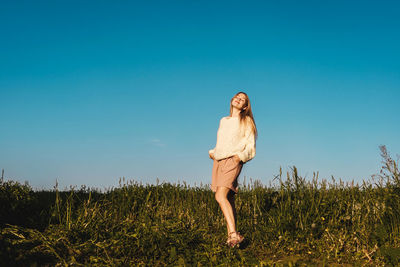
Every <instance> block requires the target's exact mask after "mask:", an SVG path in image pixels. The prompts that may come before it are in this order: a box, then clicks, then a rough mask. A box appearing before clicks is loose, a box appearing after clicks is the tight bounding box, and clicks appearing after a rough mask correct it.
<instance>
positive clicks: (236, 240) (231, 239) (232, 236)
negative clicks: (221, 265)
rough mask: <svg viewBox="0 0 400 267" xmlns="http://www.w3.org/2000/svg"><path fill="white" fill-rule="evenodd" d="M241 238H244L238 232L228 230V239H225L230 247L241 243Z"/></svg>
mask: <svg viewBox="0 0 400 267" xmlns="http://www.w3.org/2000/svg"><path fill="white" fill-rule="evenodd" d="M243 240H244V237H243V236H242V235H240V233H239V232H230V233H229V234H228V240H227V241H226V243H227V245H228V246H230V247H231V248H234V247H236V246H240V243H242V242H243Z"/></svg>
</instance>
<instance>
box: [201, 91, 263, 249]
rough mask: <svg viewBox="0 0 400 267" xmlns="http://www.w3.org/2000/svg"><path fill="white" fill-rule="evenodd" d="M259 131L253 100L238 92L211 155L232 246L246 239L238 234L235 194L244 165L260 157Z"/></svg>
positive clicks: (214, 181)
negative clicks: (257, 156) (257, 141)
mask: <svg viewBox="0 0 400 267" xmlns="http://www.w3.org/2000/svg"><path fill="white" fill-rule="evenodd" d="M256 139H257V128H256V124H255V122H254V118H253V113H252V111H251V105H250V100H249V97H248V96H247V94H246V93H244V92H239V93H237V94H236V95H235V96H234V97H233V98H232V99H231V103H230V116H227V117H223V118H222V119H221V120H220V124H219V128H218V132H217V143H216V146H215V148H213V149H211V150H210V151H209V152H208V153H209V155H210V158H211V159H212V160H213V161H214V163H213V169H212V179H211V180H212V181H211V186H210V188H211V190H212V191H213V192H215V199H216V201H217V202H218V204H219V206H220V208H221V210H222V213H223V214H224V216H225V220H226V226H227V229H228V240H227V241H226V242H227V244H228V246H230V247H235V246H239V245H240V243H241V242H242V241H243V240H244V237H243V236H242V235H240V232H237V231H236V208H235V194H236V193H237V192H238V181H237V180H238V176H239V174H240V172H241V170H242V167H243V164H244V163H246V162H247V161H249V160H251V159H253V158H254V156H255V155H256Z"/></svg>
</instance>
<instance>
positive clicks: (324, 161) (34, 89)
mask: <svg viewBox="0 0 400 267" xmlns="http://www.w3.org/2000/svg"><path fill="white" fill-rule="evenodd" d="M399 13H400V5H399V3H398V2H396V1H322V2H321V1H307V2H301V3H300V2H298V1H286V2H282V1H199V2H193V1H191V2H188V1H167V2H166V1H120V2H118V3H117V2H115V1H114V2H109V1H85V3H83V2H82V1H35V2H34V3H33V2H30V1H20V2H18V3H17V2H16V1H2V8H1V9H0V25H2V26H1V27H0V33H1V36H2V37H1V42H0V103H1V104H0V169H4V170H5V177H6V178H7V179H13V180H18V181H21V182H23V181H28V182H29V184H31V185H32V186H34V187H36V188H52V187H53V186H54V185H55V181H56V179H57V180H58V182H59V185H60V187H61V188H62V187H68V186H69V185H77V186H80V185H82V184H85V185H88V186H91V187H97V188H105V187H110V186H116V185H118V181H119V178H120V177H125V178H126V179H133V180H136V181H142V182H143V183H154V182H155V181H156V179H157V178H159V180H160V181H167V182H177V181H186V182H187V183H189V184H194V183H196V184H200V183H202V184H208V183H210V182H211V168H212V161H211V160H210V159H209V158H208V150H209V149H211V148H213V147H214V146H215V142H216V133H217V128H218V124H219V120H220V118H221V117H223V116H227V115H229V101H230V99H231V97H232V96H233V95H234V94H235V93H236V92H238V91H245V92H246V93H247V94H248V95H249V97H250V100H251V104H252V108H253V112H254V117H255V121H256V124H257V128H258V131H259V138H258V140H257V154H256V157H255V158H254V159H253V160H252V161H250V162H248V163H247V164H246V165H245V166H244V168H243V171H242V174H241V176H240V178H239V179H241V180H240V181H243V179H244V177H247V178H246V179H249V178H250V177H251V178H253V179H260V180H261V181H262V182H263V183H264V184H268V183H269V182H271V181H272V179H273V177H274V175H276V174H278V173H279V167H282V168H283V170H284V171H287V170H289V169H290V167H291V166H296V167H297V168H298V169H299V172H300V174H301V175H302V176H303V177H304V176H305V177H306V178H307V179H311V178H312V175H313V172H317V171H318V172H319V174H320V178H321V179H322V178H327V179H330V177H331V175H333V176H334V177H335V178H336V179H339V178H340V179H342V180H344V181H351V180H354V181H356V182H361V181H362V180H363V179H364V180H366V179H369V178H370V176H371V175H372V174H375V173H378V172H379V169H380V166H381V159H380V156H379V148H378V147H379V145H382V144H383V145H386V146H387V148H388V150H389V152H390V153H391V154H392V156H393V157H395V155H396V154H398V153H400V141H399V132H400V120H399V113H400V107H399V106H400V105H399V99H400V49H399V47H400V35H399V34H398V33H399V32H400V19H399V16H398V14H399Z"/></svg>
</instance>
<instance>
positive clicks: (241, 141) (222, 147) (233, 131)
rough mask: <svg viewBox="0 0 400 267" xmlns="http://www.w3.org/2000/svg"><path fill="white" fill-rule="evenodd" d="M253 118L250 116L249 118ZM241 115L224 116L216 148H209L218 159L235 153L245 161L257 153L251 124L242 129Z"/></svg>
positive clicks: (220, 124)
mask: <svg viewBox="0 0 400 267" xmlns="http://www.w3.org/2000/svg"><path fill="white" fill-rule="evenodd" d="M247 119H248V120H251V119H250V117H248V118H247ZM239 121H240V119H239V117H230V116H228V117H223V118H222V119H221V120H220V123H219V128H218V132H217V144H216V146H215V148H213V149H211V150H209V152H210V153H213V154H214V158H215V159H216V160H221V159H225V158H228V157H231V156H233V155H238V156H239V158H240V160H241V161H242V162H243V163H245V162H247V161H249V160H251V159H253V158H254V156H255V155H256V146H255V138H254V133H253V131H252V129H251V124H247V127H246V128H244V127H242V128H243V129H240V127H239Z"/></svg>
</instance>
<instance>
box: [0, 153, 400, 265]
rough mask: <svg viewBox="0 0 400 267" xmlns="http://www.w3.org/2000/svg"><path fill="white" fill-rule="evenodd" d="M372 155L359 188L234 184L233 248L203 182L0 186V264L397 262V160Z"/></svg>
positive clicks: (291, 179) (287, 180)
mask: <svg viewBox="0 0 400 267" xmlns="http://www.w3.org/2000/svg"><path fill="white" fill-rule="evenodd" d="M381 152H382V159H383V165H382V171H381V173H380V174H379V175H377V177H376V179H374V180H371V181H364V182H363V183H362V184H360V185H358V184H357V185H354V184H349V183H346V184H345V183H343V182H341V181H334V180H333V178H332V179H331V180H330V181H326V180H321V181H318V177H317V175H314V178H313V179H311V181H306V180H305V179H304V178H302V177H299V175H298V173H297V169H296V168H295V167H293V168H292V170H291V171H290V172H289V173H285V174H283V173H282V172H281V173H280V175H278V176H277V177H275V182H276V185H275V186H269V187H266V186H264V185H262V184H261V183H260V182H259V181H251V182H249V183H248V184H244V185H242V186H241V187H240V192H239V194H238V195H237V198H236V208H237V214H238V222H237V224H238V230H239V231H240V232H241V233H242V234H243V235H244V236H245V237H246V239H247V242H246V243H245V244H244V245H243V246H242V247H241V248H239V249H238V248H236V249H230V248H228V247H227V246H226V245H225V244H224V242H225V240H226V225H225V220H224V217H223V215H222V212H221V211H220V209H219V206H218V204H217V202H216V201H215V199H214V195H213V193H212V192H211V191H210V190H209V189H208V187H207V186H203V187H190V186H187V185H186V184H185V183H183V184H168V183H162V184H158V185H147V184H146V185H143V184H141V183H138V182H135V181H121V182H120V186H119V187H118V188H113V189H110V190H108V191H106V192H99V191H96V190H93V189H90V188H85V187H82V188H80V189H74V188H71V189H70V190H69V191H62V192H60V191H59V190H58V189H57V188H54V190H49V191H34V190H32V188H31V187H30V186H29V185H26V184H25V185H22V184H20V183H17V182H14V181H4V180H2V181H1V183H0V203H1V206H0V223H1V225H0V227H1V228H0V229H1V233H0V266H13V265H18V266H70V265H71V266H87V265H92V266H165V265H171V266H176V265H182V266H185V265H186V266H192V265H195V266H209V265H211V266H218V265H221V266H226V265H232V266H327V265H329V266H344V265H348V266H353V265H360V266H362V265H366V266H397V265H399V264H400V177H399V170H398V166H397V163H398V161H397V163H396V161H395V160H393V159H391V158H390V156H389V155H388V154H387V152H386V148H385V147H381Z"/></svg>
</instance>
